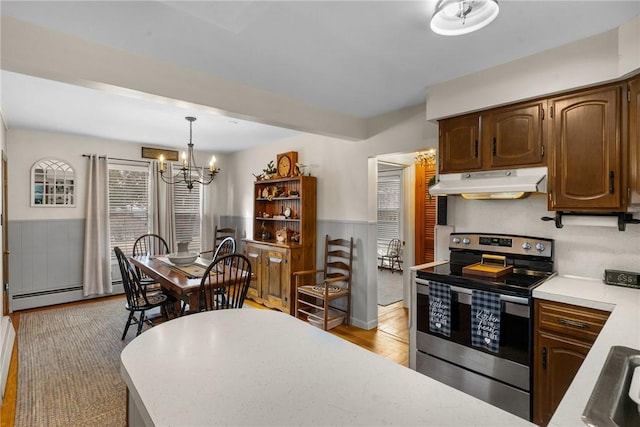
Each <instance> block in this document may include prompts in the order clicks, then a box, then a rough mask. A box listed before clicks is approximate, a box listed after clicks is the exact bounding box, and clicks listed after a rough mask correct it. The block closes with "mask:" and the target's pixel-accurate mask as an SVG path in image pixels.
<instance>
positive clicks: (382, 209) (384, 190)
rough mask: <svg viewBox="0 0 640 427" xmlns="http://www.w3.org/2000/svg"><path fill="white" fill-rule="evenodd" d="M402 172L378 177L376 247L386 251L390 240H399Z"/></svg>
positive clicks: (388, 173) (387, 173)
mask: <svg viewBox="0 0 640 427" xmlns="http://www.w3.org/2000/svg"><path fill="white" fill-rule="evenodd" d="M401 174H402V171H401V170H399V171H394V172H385V173H380V174H379V175H378V247H379V248H380V249H383V248H384V250H386V247H387V245H388V244H389V241H391V239H399V238H400V213H401V207H402V206H401V203H402V193H401Z"/></svg>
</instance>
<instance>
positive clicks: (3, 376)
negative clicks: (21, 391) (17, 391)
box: [0, 316, 16, 404]
mask: <svg viewBox="0 0 640 427" xmlns="http://www.w3.org/2000/svg"><path fill="white" fill-rule="evenodd" d="M15 338H16V331H15V329H14V328H13V323H12V322H11V318H10V317H9V316H3V317H2V320H1V321H0V380H1V382H0V387H2V389H1V390H0V404H1V403H2V401H3V400H4V389H5V387H6V386H7V376H8V375H9V365H10V364H11V354H12V352H13V343H14V341H15Z"/></svg>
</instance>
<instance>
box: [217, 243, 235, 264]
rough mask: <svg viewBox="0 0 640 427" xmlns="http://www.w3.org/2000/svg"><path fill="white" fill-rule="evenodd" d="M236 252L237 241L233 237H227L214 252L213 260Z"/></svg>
mask: <svg viewBox="0 0 640 427" xmlns="http://www.w3.org/2000/svg"><path fill="white" fill-rule="evenodd" d="M235 252H236V241H235V239H234V238H233V237H225V238H224V239H223V240H222V242H220V244H219V245H218V247H217V248H216V250H215V252H214V253H213V258H212V259H213V260H214V261H215V260H217V259H218V258H220V257H221V256H224V255H229V254H233V253H235Z"/></svg>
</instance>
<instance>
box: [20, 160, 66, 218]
mask: <svg viewBox="0 0 640 427" xmlns="http://www.w3.org/2000/svg"><path fill="white" fill-rule="evenodd" d="M75 205H76V193H75V172H74V170H73V168H72V167H71V165H69V164H68V163H67V162H65V161H64V160H58V159H51V158H48V159H41V160H38V161H37V162H35V163H34V165H33V167H32V168H31V206H66V207H73V206H75Z"/></svg>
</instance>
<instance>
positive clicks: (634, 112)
mask: <svg viewBox="0 0 640 427" xmlns="http://www.w3.org/2000/svg"><path fill="white" fill-rule="evenodd" d="M629 187H630V188H631V200H630V201H629V203H631V204H634V205H637V204H640V77H638V78H636V79H633V80H631V81H630V82H629Z"/></svg>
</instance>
